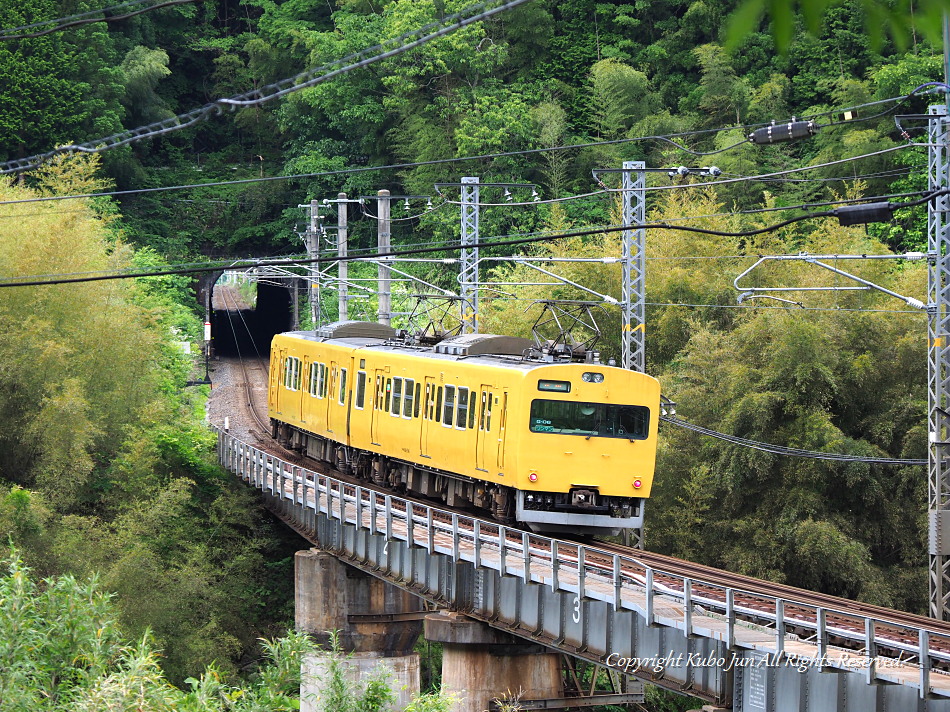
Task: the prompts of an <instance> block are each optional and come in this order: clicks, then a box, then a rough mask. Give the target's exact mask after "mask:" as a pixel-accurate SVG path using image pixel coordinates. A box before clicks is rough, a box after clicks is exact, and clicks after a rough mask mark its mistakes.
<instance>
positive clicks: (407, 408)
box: [402, 378, 416, 418]
mask: <svg viewBox="0 0 950 712" xmlns="http://www.w3.org/2000/svg"><path fill="white" fill-rule="evenodd" d="M415 386H416V382H415V381H414V380H413V379H411V378H407V379H406V395H405V403H404V404H403V409H402V417H403V418H411V417H412V404H413V401H414V400H415V395H416V389H415Z"/></svg>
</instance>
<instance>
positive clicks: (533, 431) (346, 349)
mask: <svg viewBox="0 0 950 712" xmlns="http://www.w3.org/2000/svg"><path fill="white" fill-rule="evenodd" d="M531 345H532V344H531V342H530V341H528V340H527V339H517V338H513V337H504V336H496V335H492V334H466V335H462V336H454V337H450V338H447V339H445V340H443V341H441V342H439V343H437V344H435V345H434V346H413V345H408V344H407V343H406V342H405V341H400V340H398V339H396V333H395V331H394V330H393V329H391V328H390V327H388V326H385V325H382V324H377V323H373V322H352V321H347V322H337V323H335V324H330V325H328V326H326V327H323V328H322V329H320V330H318V331H297V332H290V333H285V334H278V335H277V336H275V337H274V340H273V343H272V345H271V357H270V382H269V388H268V410H269V415H270V418H271V423H272V427H273V435H274V437H275V438H277V439H278V440H279V441H280V442H281V443H283V444H284V445H286V446H288V447H291V448H295V449H298V450H300V451H302V452H304V453H306V454H307V455H309V456H310V457H313V458H316V459H318V460H323V461H327V462H330V463H332V464H333V465H334V466H335V467H337V468H338V469H340V470H341V471H343V472H348V473H353V474H356V475H357V476H359V477H361V478H364V479H367V480H370V481H373V482H375V483H377V484H380V485H384V486H388V487H390V488H394V489H396V490H398V491H408V492H411V493H414V494H417V495H420V496H423V497H428V498H433V499H438V500H440V501H444V502H445V503H446V504H448V505H450V506H461V507H466V508H469V509H473V510H484V511H487V512H489V513H491V515H492V516H494V517H495V518H497V519H500V520H502V521H508V522H510V521H512V520H515V521H517V522H520V523H522V524H524V525H527V526H528V527H530V528H531V529H532V530H534V531H545V532H563V531H573V532H577V531H579V530H598V531H601V532H603V531H611V532H616V531H619V530H621V529H624V528H631V527H639V526H641V525H642V523H643V503H644V500H645V499H646V498H648V497H649V496H650V488H651V486H652V484H653V472H654V465H655V461H656V443H657V424H658V421H659V417H658V416H659V413H658V411H659V403H660V385H659V383H658V382H657V381H656V379H654V378H652V377H650V376H647V375H645V374H642V373H637V372H634V371H628V370H624V369H621V368H617V367H614V366H607V365H603V364H601V363H598V362H593V363H576V362H571V361H555V362H548V361H541V360H532V359H530V358H527V357H526V356H525V354H526V353H527V352H528V350H529V347H530V346H531Z"/></svg>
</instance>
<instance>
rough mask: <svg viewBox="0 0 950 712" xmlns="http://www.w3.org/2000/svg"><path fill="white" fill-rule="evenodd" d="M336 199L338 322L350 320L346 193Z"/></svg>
mask: <svg viewBox="0 0 950 712" xmlns="http://www.w3.org/2000/svg"><path fill="white" fill-rule="evenodd" d="M336 198H337V210H336V241H337V252H336V254H337V256H338V257H339V258H340V261H339V263H338V264H337V270H338V272H337V276H338V278H339V280H340V288H339V290H338V291H337V295H338V298H339V314H338V316H337V318H338V319H339V320H340V321H346V320H347V319H349V318H350V316H349V309H347V299H348V298H349V294H348V290H347V286H346V280H347V279H348V277H349V265H348V264H347V263H346V250H347V245H346V240H347V234H346V219H347V214H346V193H340V194H338V195H337V196H336Z"/></svg>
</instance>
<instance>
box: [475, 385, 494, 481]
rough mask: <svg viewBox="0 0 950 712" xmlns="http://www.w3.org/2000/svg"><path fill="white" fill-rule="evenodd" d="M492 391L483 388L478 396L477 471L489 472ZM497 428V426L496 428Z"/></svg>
mask: <svg viewBox="0 0 950 712" xmlns="http://www.w3.org/2000/svg"><path fill="white" fill-rule="evenodd" d="M492 397H493V396H492V390H491V386H482V387H481V388H480V389H479V395H478V432H477V433H476V435H475V469H477V470H481V471H482V472H488V463H489V460H488V453H489V452H490V451H491V436H490V433H491V429H492ZM495 427H496V428H497V425H496V426H495Z"/></svg>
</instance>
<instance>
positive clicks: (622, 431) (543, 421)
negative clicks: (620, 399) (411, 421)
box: [530, 399, 650, 440]
mask: <svg viewBox="0 0 950 712" xmlns="http://www.w3.org/2000/svg"><path fill="white" fill-rule="evenodd" d="M530 429H531V432H532V433H557V434H560V435H583V436H584V437H592V436H593V437H596V438H626V439H627V440H643V439H645V438H646V437H647V436H648V435H649V429H650V409H649V408H646V407H644V406H642V405H614V404H611V403H584V402H577V401H575V402H568V401H555V400H542V399H537V400H533V401H531V415H530Z"/></svg>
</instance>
